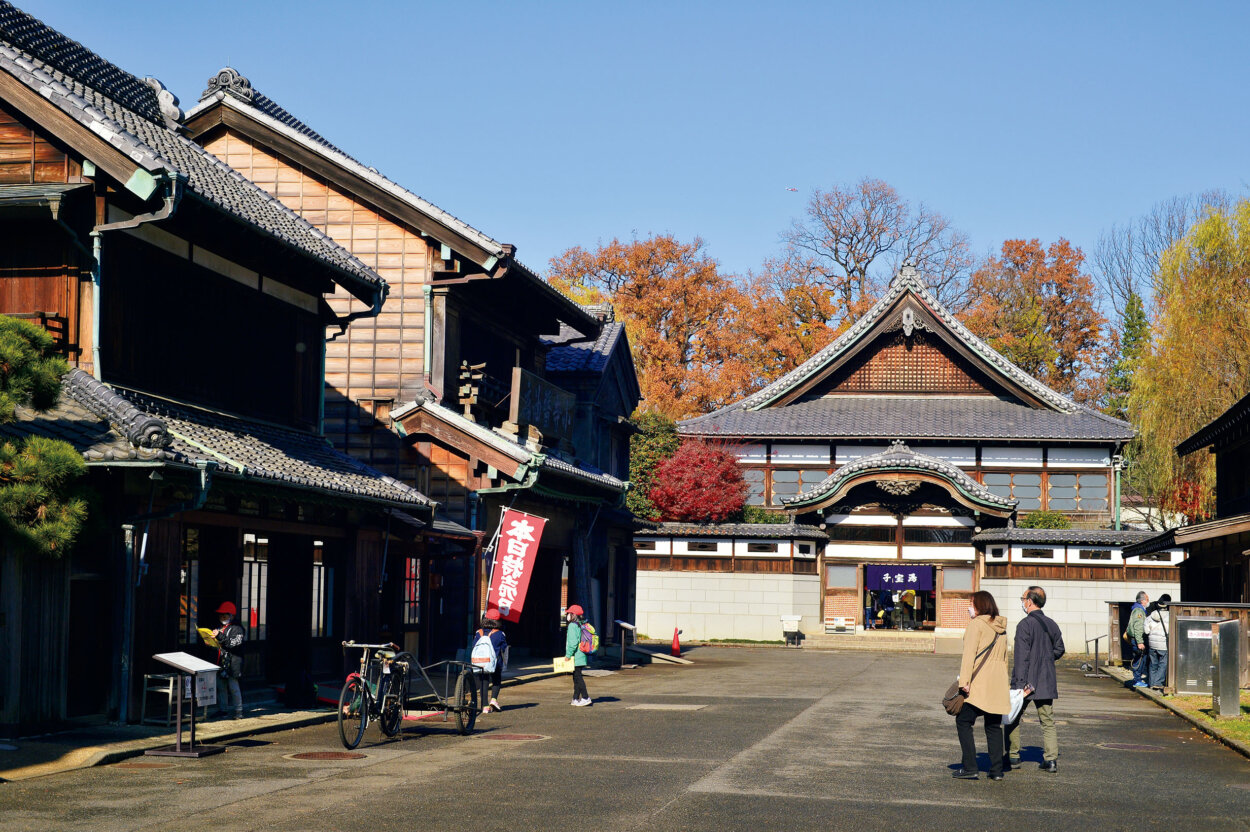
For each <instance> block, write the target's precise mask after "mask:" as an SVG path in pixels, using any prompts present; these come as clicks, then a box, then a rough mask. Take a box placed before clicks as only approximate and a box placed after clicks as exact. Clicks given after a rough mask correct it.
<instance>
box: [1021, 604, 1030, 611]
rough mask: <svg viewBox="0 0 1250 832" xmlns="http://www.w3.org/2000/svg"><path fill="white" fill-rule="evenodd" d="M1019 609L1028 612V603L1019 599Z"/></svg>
mask: <svg viewBox="0 0 1250 832" xmlns="http://www.w3.org/2000/svg"><path fill="white" fill-rule="evenodd" d="M1020 609H1022V610H1024V611H1025V612H1028V611H1029V605H1028V604H1026V603H1024V602H1023V601H1021V602H1020Z"/></svg>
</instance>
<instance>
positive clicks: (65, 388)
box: [0, 370, 431, 507]
mask: <svg viewBox="0 0 1250 832" xmlns="http://www.w3.org/2000/svg"><path fill="white" fill-rule="evenodd" d="M61 386H62V395H61V401H60V403H59V404H58V405H57V407H56V408H55V409H53V410H51V411H48V412H46V413H34V412H32V411H30V410H28V409H25V408H19V411H18V421H17V422H15V423H12V424H10V425H0V436H4V435H8V436H22V435H30V434H37V435H42V436H48V437H51V438H54V439H62V440H65V441H67V442H69V443H70V444H72V445H73V446H74V447H75V448H77V449H78V450H79V451H80V452H81V453H82V455H83V458H84V459H86V460H87V462H88V464H91V463H110V462H125V461H163V462H168V463H173V464H185V465H194V464H195V463H197V462H203V461H211V462H215V463H217V466H218V467H217V476H228V477H237V478H242V479H249V480H260V481H264V482H267V483H271V484H273V485H277V486H287V487H292V488H302V489H313V490H316V491H322V492H325V493H327V494H332V495H337V496H340V497H347V498H357V499H364V500H371V501H380V502H384V503H389V504H392V505H403V506H408V507H412V506H428V505H430V504H431V503H430V501H429V500H428V499H427V498H426V497H425V496H424V495H423V494H421V493H420V492H419V491H417V490H416V489H415V488H412V487H411V486H408V485H405V484H404V483H402V482H399V481H398V480H395V479H393V478H391V477H388V476H385V475H383V474H381V473H379V472H378V471H375V470H373V469H371V468H369V467H367V466H365V465H364V464H362V463H360V462H358V461H356V460H355V459H353V458H352V457H349V456H347V455H345V454H342V453H339V452H338V451H336V450H335V449H334V448H333V447H331V445H330V443H329V442H328V441H326V439H325V438H324V437H321V436H316V435H313V434H308V433H302V432H300V431H296V430H291V429H289V428H282V427H278V426H275V425H270V424H266V423H263V422H255V421H251V420H248V419H242V418H239V417H236V416H228V415H225V414H221V413H215V412H212V411H208V410H202V409H200V408H194V407H189V406H187V405H182V404H176V403H173V402H169V401H165V400H162V399H157V398H154V397H151V396H148V395H145V394H143V393H138V392H134V391H128V390H120V389H114V388H111V387H108V386H106V385H104V384H103V383H101V382H99V381H97V380H96V379H95V378H93V377H92V376H90V375H88V374H87V373H84V372H83V371H82V370H71V371H70V372H69V373H67V374H66V375H65V377H64V378H63V379H62V382H61Z"/></svg>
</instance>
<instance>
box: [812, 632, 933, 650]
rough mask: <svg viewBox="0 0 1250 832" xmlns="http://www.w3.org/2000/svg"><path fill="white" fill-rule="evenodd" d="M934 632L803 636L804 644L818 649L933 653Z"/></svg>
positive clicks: (816, 634) (817, 634)
mask: <svg viewBox="0 0 1250 832" xmlns="http://www.w3.org/2000/svg"><path fill="white" fill-rule="evenodd" d="M935 641H936V639H935V636H934V635H933V633H908V634H906V635H904V634H902V633H899V634H897V635H890V634H885V633H883V634H877V633H868V634H852V633H814V634H812V635H806V636H804V637H803V646H804V647H806V648H814V649H817V650H887V651H890V652H899V653H932V652H933V650H934V646H935Z"/></svg>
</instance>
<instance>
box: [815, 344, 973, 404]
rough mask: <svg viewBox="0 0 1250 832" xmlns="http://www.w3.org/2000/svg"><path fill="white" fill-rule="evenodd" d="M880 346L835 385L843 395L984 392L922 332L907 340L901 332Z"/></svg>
mask: <svg viewBox="0 0 1250 832" xmlns="http://www.w3.org/2000/svg"><path fill="white" fill-rule="evenodd" d="M879 343H880V346H879V347H878V348H877V349H876V351H875V352H871V353H870V354H869V355H867V356H866V357H865V358H863V359H860V360H859V361H857V362H856V363H855V364H853V365H852V366H851V367H849V368H848V369H847V370H845V371H844V373H842V374H839V375H840V376H841V380H840V381H838V382H836V383H835V387H836V389H837V390H838V391H839V392H846V393H984V392H986V390H985V386H984V385H983V384H982V383H981V382H980V381H978V380H977V379H976V378H974V377H973V375H972V373H971V372H970V371H969V369H968V368H967V367H966V366H965V364H964V362H963V361H962V360H961V359H956V358H954V357H952V356H950V355H948V354H947V353H946V352H945V351H944V350H943V349H942V348H941V347H940V346H939V345H938V343H937V342H936V339H933V338H931V337H929V336H926V335H925V333H923V332H916V333H914V334H913V335H912V337H910V338H907V337H905V336H904V335H903V333H901V332H896V333H894V334H893V335H892V336H887V340H884V341H882V342H879Z"/></svg>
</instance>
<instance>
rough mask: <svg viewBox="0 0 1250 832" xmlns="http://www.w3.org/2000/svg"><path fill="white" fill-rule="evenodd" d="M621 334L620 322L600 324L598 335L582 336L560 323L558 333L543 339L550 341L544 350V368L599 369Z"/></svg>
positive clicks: (552, 370)
mask: <svg viewBox="0 0 1250 832" xmlns="http://www.w3.org/2000/svg"><path fill="white" fill-rule="evenodd" d="M624 334H625V325H624V324H622V323H608V324H604V326H603V329H602V330H601V331H600V332H599V337H598V338H595V339H593V340H586V339H584V338H583V336H582V335H581V333H579V332H577V331H576V330H574V329H573V328H572V327H569V326H567V325H564V326H561V328H560V333H559V334H558V335H555V336H549V337H546V338H544V339H543V340H544V341H546V342H547V343H549V344H552V345H553V346H552V347H551V349H550V350H549V351H548V352H547V372H549V373H602V372H603V371H604V368H606V367H607V365H608V359H610V358H611V357H612V350H613V349H615V348H616V344H617V342H618V341H620V339H621V337H622V336H623V335H624Z"/></svg>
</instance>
